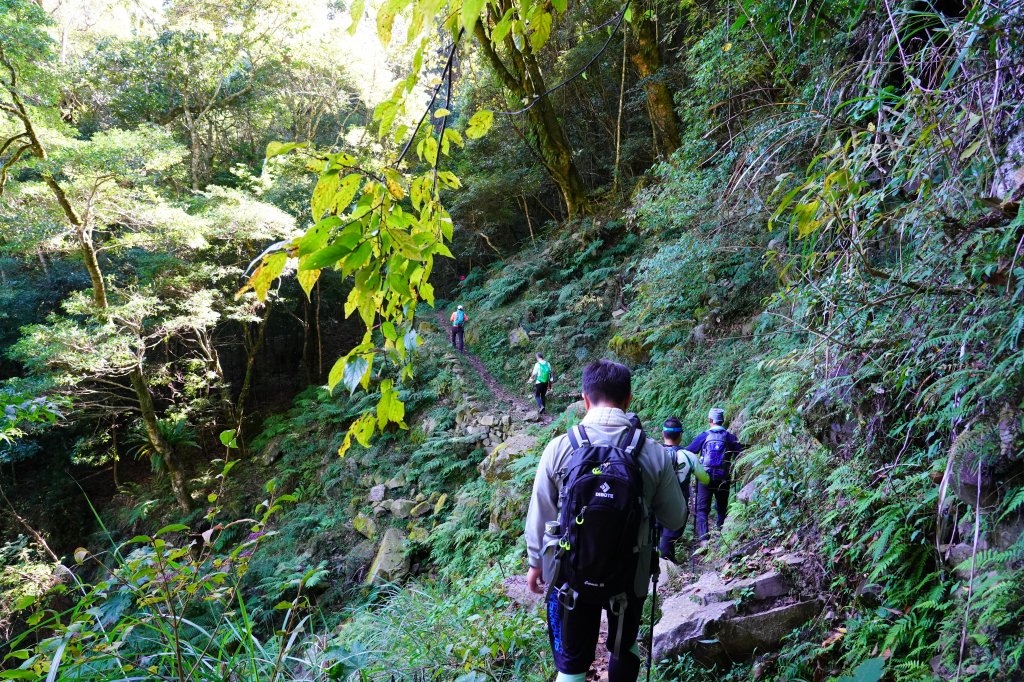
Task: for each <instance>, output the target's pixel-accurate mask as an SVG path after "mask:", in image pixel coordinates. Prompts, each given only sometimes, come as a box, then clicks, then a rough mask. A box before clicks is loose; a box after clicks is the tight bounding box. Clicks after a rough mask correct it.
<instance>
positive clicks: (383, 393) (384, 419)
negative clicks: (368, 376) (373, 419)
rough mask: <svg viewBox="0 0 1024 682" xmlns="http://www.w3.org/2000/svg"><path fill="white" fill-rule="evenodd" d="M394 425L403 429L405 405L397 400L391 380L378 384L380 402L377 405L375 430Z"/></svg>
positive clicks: (396, 392) (396, 393)
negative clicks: (390, 424)
mask: <svg viewBox="0 0 1024 682" xmlns="http://www.w3.org/2000/svg"><path fill="white" fill-rule="evenodd" d="M389 423H394V424H398V425H400V426H401V427H402V428H405V403H403V402H402V401H401V400H399V398H398V391H396V390H395V388H394V383H393V382H392V381H391V379H385V380H384V381H382V382H381V383H380V402H378V403H377V428H380V429H383V428H384V427H385V426H386V425H387V424H389Z"/></svg>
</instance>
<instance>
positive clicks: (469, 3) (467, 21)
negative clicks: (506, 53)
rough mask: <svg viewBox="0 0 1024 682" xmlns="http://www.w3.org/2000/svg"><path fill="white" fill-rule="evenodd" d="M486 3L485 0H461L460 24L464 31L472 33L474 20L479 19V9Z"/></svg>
mask: <svg viewBox="0 0 1024 682" xmlns="http://www.w3.org/2000/svg"><path fill="white" fill-rule="evenodd" d="M486 4H487V0H462V26H463V27H464V28H465V29H466V33H467V34H469V35H473V29H475V28H476V22H477V20H479V19H480V11H481V10H482V9H483V8H484V5H486Z"/></svg>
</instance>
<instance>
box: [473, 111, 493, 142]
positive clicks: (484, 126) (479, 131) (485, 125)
mask: <svg viewBox="0 0 1024 682" xmlns="http://www.w3.org/2000/svg"><path fill="white" fill-rule="evenodd" d="M493 124H494V112H491V111H488V110H487V109H481V110H480V111H478V112H476V113H475V114H473V117H472V118H470V119H469V125H468V126H467V127H466V137H468V138H469V139H471V140H477V139H480V138H481V137H483V136H484V135H486V134H487V131H488V130H490V129H491V126H492V125H493Z"/></svg>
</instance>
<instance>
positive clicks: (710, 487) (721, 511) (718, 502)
mask: <svg viewBox="0 0 1024 682" xmlns="http://www.w3.org/2000/svg"><path fill="white" fill-rule="evenodd" d="M712 498H714V500H715V512H716V514H717V515H718V527H719V528H721V527H722V524H723V523H725V514H726V511H727V510H728V509H729V480H728V479H723V480H720V481H716V480H712V481H711V483H709V484H707V485H704V484H703V483H698V484H697V539H698V540H704V539H705V538H707V536H708V515H709V514H710V513H711V500H712Z"/></svg>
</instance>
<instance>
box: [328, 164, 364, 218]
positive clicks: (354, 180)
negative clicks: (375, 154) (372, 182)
mask: <svg viewBox="0 0 1024 682" xmlns="http://www.w3.org/2000/svg"><path fill="white" fill-rule="evenodd" d="M362 179H363V177H362V176H361V175H359V173H351V174H349V175H346V176H345V177H344V178H343V179H342V180H341V182H339V183H338V189H337V192H336V193H335V195H334V201H332V202H331V209H332V210H334V211H337V212H338V213H341V212H342V211H345V210H348V207H349V205H350V204H351V203H352V199H354V198H355V196H356V192H358V191H359V183H360V182H361V181H362Z"/></svg>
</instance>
